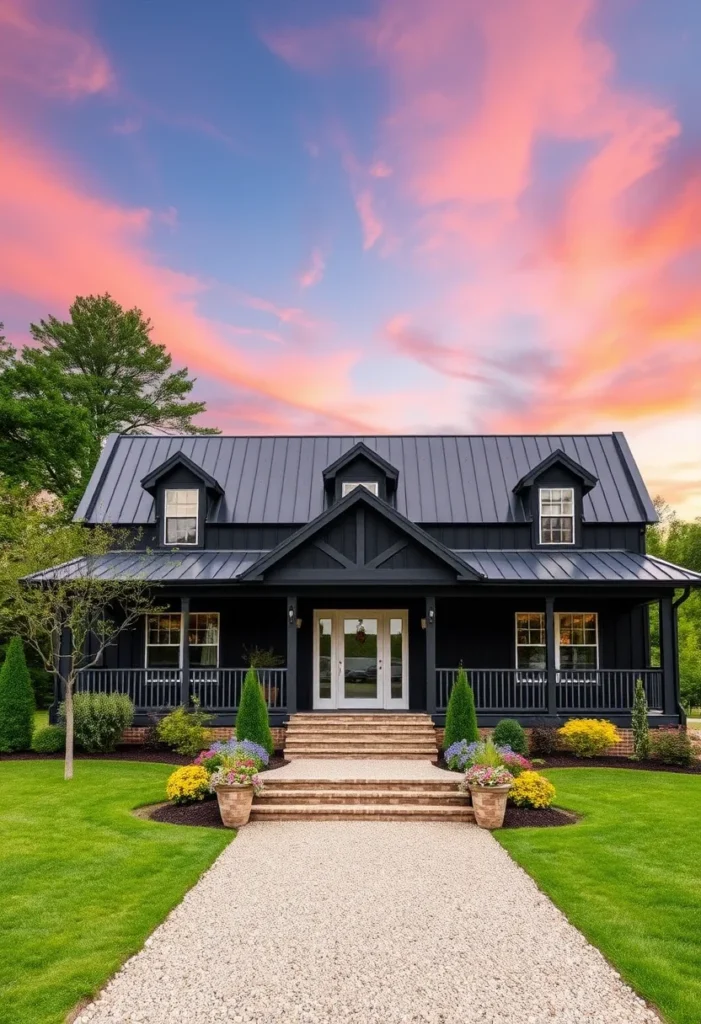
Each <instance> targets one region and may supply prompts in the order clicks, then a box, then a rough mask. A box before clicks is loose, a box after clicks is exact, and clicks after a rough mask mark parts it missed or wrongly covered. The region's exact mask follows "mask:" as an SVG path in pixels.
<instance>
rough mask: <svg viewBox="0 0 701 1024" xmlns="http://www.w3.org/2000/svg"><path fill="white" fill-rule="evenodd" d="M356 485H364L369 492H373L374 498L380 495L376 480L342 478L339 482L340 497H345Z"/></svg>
mask: <svg viewBox="0 0 701 1024" xmlns="http://www.w3.org/2000/svg"><path fill="white" fill-rule="evenodd" d="M356 487H365V488H366V489H367V490H368V491H370V493H371V494H374V495H375V497H376V498H379V496H380V486H379V484H378V483H377V480H344V481H343V482H342V483H341V497H342V498H345V497H346V496H347V495H348V494H350V493H351V491H354V490H355V489H356Z"/></svg>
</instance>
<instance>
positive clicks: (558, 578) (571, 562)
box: [456, 548, 701, 586]
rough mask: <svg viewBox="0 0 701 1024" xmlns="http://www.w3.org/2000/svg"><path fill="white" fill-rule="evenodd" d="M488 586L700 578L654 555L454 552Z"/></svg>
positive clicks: (687, 581)
mask: <svg viewBox="0 0 701 1024" xmlns="http://www.w3.org/2000/svg"><path fill="white" fill-rule="evenodd" d="M456 554H457V555H460V557H461V558H463V559H464V560H465V561H466V562H467V564H468V565H469V566H471V568H473V569H476V570H477V572H481V573H482V574H483V575H484V577H485V578H486V579H487V580H488V581H490V582H495V581H499V582H509V583H516V582H521V581H523V582H540V583H550V582H557V583H666V584H675V585H676V586H686V585H688V584H701V574H699V573H697V572H692V571H691V569H683V568H682V567H681V566H679V565H672V563H671V562H665V561H664V560H663V559H661V558H655V557H654V556H653V555H641V554H636V553H633V552H631V551H614V550H611V551H606V550H601V549H599V548H597V549H592V550H585V551H582V550H577V551H542V550H539V551H456Z"/></svg>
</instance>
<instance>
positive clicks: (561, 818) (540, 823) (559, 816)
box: [504, 807, 577, 828]
mask: <svg viewBox="0 0 701 1024" xmlns="http://www.w3.org/2000/svg"><path fill="white" fill-rule="evenodd" d="M576 820H577V817H576V815H574V814H568V812H567V811H559V810H558V809H557V808H556V807H507V808H506V817H505V818H504V828H553V827H557V826H559V825H574V823H575V822H576Z"/></svg>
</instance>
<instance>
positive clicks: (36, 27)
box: [0, 0, 115, 100]
mask: <svg viewBox="0 0 701 1024" xmlns="http://www.w3.org/2000/svg"><path fill="white" fill-rule="evenodd" d="M0 78H7V79H10V80H11V81H13V82H14V83H15V84H16V85H21V86H22V87H24V88H26V89H28V90H30V91H32V92H37V93H40V94H42V95H45V96H56V97H62V98H64V99H69V100H72V99H77V98H78V97H80V96H90V95H93V94H95V93H100V92H106V91H108V90H110V89H112V88H113V86H114V83H115V76H114V72H113V70H112V67H111V66H110V62H109V59H108V58H107V56H106V54H105V53H104V52H103V51H102V49H101V48H100V46H99V45H98V44H97V43H96V42H95V41H93V40H92V39H90V38H89V37H88V36H87V35H86V34H85V33H84V32H77V31H74V30H73V29H71V28H68V27H66V26H65V25H63V24H61V25H58V24H56V23H55V22H51V21H47V20H44V18H42V16H41V15H40V14H39V12H38V6H37V4H36V3H33V2H32V0H0Z"/></svg>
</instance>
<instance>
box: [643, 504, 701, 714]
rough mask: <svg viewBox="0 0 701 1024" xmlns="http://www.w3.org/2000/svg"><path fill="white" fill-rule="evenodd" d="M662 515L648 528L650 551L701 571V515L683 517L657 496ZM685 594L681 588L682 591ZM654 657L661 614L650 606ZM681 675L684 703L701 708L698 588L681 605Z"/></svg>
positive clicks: (699, 603)
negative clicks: (686, 519)
mask: <svg viewBox="0 0 701 1024" xmlns="http://www.w3.org/2000/svg"><path fill="white" fill-rule="evenodd" d="M655 507H656V509H657V514H658V515H659V517H660V522H659V523H658V524H657V525H656V526H652V527H649V528H648V532H647V550H648V552H649V553H650V554H651V555H657V556H658V557H659V558H664V559H666V560H667V561H668V562H674V563H675V564H676V565H683V566H685V568H687V569H693V570H694V571H695V572H701V517H698V518H696V519H694V520H692V521H691V522H689V521H684V520H682V519H680V518H679V517H678V516H677V514H676V512H675V511H674V510H673V509H672V508H671V507H670V506H669V505H668V504H667V503H666V502H665V501H664V499H662V498H659V497H658V498H656V499H655ZM679 593H681V591H680V592H679ZM650 640H651V645H652V650H653V656H655V655H656V656H657V657H659V617H658V614H657V609H656V608H655V607H654V606H653V607H651V609H650ZM679 676H680V685H681V698H682V702H683V704H684V705H685V707H686V708H687V709H691V708H699V707H701V590H699V589H694V590H692V592H691V596H690V597H689V598H688V600H686V601H685V602H684V603H683V604H682V605H680V607H679Z"/></svg>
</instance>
